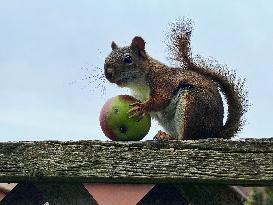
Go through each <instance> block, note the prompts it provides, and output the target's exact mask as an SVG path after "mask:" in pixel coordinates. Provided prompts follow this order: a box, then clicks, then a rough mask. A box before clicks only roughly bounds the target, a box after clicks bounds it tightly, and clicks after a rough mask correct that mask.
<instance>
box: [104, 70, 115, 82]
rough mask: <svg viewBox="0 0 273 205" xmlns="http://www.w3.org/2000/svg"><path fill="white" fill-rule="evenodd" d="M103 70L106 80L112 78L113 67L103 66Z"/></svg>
mask: <svg viewBox="0 0 273 205" xmlns="http://www.w3.org/2000/svg"><path fill="white" fill-rule="evenodd" d="M104 71H105V77H106V78H107V79H108V80H111V79H112V78H113V69H112V68H105V69H104Z"/></svg>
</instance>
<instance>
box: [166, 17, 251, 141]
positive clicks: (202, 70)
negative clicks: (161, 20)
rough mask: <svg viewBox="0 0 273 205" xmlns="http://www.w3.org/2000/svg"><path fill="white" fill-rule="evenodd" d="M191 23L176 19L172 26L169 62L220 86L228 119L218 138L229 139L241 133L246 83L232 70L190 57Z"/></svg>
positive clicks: (169, 38)
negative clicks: (225, 103)
mask: <svg viewBox="0 0 273 205" xmlns="http://www.w3.org/2000/svg"><path fill="white" fill-rule="evenodd" d="M191 32H192V22H191V21H190V20H187V19H184V18H183V19H179V20H177V21H176V22H175V23H173V24H171V32H170V34H169V35H168V40H169V42H168V47H169V51H170V54H171V56H172V58H171V59H172V60H175V61H176V62H178V63H180V66H182V67H183V68H184V69H189V70H192V71H195V72H197V73H199V74H201V75H204V76H206V77H208V78H210V79H212V80H213V81H214V82H216V83H217V84H218V85H219V88H220V89H221V92H222V93H223V94H224V96H225V98H226V100H227V104H228V114H227V120H226V123H225V124H224V127H223V130H222V133H221V137H223V138H231V137H233V136H234V135H235V134H236V133H237V132H238V131H240V130H241V128H242V126H243V124H244V122H245V121H244V118H243V115H244V113H245V112H246V111H247V110H248V106H249V103H248V100H247V91H246V90H245V81H244V79H243V80H241V79H240V78H238V77H236V73H235V71H229V70H228V69H227V67H226V66H222V65H220V64H219V63H217V62H216V61H213V60H204V59H202V58H201V57H200V56H197V57H195V58H194V59H193V58H192V57H191V49H190V38H191Z"/></svg>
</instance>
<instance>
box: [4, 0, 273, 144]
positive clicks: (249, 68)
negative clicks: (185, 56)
mask: <svg viewBox="0 0 273 205" xmlns="http://www.w3.org/2000/svg"><path fill="white" fill-rule="evenodd" d="M110 2H115V3H110ZM272 8H273V3H272V1H269V0H268V1H262V0H261V1H249V0H245V1H219V0H206V1H202V0H200V1H194V0H188V1H185V0H184V1H181V0H177V1H167V0H166V1H151V0H150V1H146V0H138V1H128V0H127V1H104V0H99V1H91V0H78V1H68V0H44V1H41V0H40V1H37V0H24V1H21V0H17V1H16V0H1V1H0V25H1V29H0V141H15V140H81V139H100V140H106V137H104V135H103V133H102V132H101V130H100V127H99V121H98V117H99V111H100V109H101V107H102V105H103V104H104V102H105V101H106V100H107V99H108V98H110V97H112V96H115V95H118V94H124V93H128V91H127V90H123V89H119V88H117V87H116V86H114V85H111V84H109V83H103V82H102V81H95V82H93V83H88V80H81V79H82V78H84V77H85V75H87V76H90V75H91V76H92V75H96V74H97V73H100V71H99V69H101V68H102V67H103V62H104V58H105V57H106V56H107V55H108V54H109V52H110V51H111V50H110V44H111V41H112V40H115V41H116V42H117V43H118V44H119V45H120V46H124V45H128V44H129V43H130V42H131V39H132V38H133V37H134V36H136V35H141V36H142V37H143V38H144V39H145V41H146V42H147V44H146V46H147V47H146V48H147V51H148V53H149V54H150V55H152V56H153V57H154V58H157V59H159V60H160V61H162V62H164V63H167V64H168V61H167V59H166V57H167V52H166V46H165V44H164V39H165V33H166V31H168V23H170V22H172V21H174V20H175V19H176V18H178V17H182V16H186V17H188V18H191V19H192V20H193V21H194V27H195V30H194V32H193V40H192V46H193V52H194V53H198V54H200V55H202V56H204V57H208V56H213V57H214V58H216V59H218V60H219V61H220V62H221V63H223V64H227V65H229V67H230V68H233V69H236V70H237V72H238V74H239V75H240V76H241V77H245V78H246V80H247V85H248V89H249V99H250V101H251V103H252V106H251V109H250V111H249V112H248V113H247V115H246V118H247V121H248V124H247V126H245V128H244V130H243V131H242V132H241V133H240V135H239V136H240V137H272V136H273V135H272V134H273V124H272V118H273V117H272V114H273V106H272V104H273V103H272V101H273V92H272V88H273V81H272V77H273V63H272V61H273V57H272V55H273V40H272V38H273V26H272V19H273V12H272ZM82 68H84V69H82ZM86 68H87V69H86ZM101 85H104V86H105V87H106V94H103V92H102V90H101V88H100V86H101ZM158 129H159V126H158V125H157V124H156V123H154V125H153V127H152V129H151V131H150V133H149V135H148V136H147V137H146V138H145V139H152V136H153V135H154V134H155V133H156V131H157V130H158Z"/></svg>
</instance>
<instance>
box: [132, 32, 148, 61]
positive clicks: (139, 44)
mask: <svg viewBox="0 0 273 205" xmlns="http://www.w3.org/2000/svg"><path fill="white" fill-rule="evenodd" d="M131 47H132V48H134V49H136V50H137V52H138V54H139V55H140V56H141V57H143V58H145V57H146V52H145V41H144V40H143V38H141V37H140V36H135V37H134V38H133V40H132V43H131Z"/></svg>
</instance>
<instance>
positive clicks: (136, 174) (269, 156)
mask: <svg viewBox="0 0 273 205" xmlns="http://www.w3.org/2000/svg"><path fill="white" fill-rule="evenodd" d="M0 157H1V160H0V182H26V181H27V182H31V183H36V184H38V183H49V184H50V183H75V184H79V183H83V182H88V183H94V182H95V183H149V184H162V183H163V184H173V185H175V186H177V187H178V186H179V187H180V185H184V187H187V186H189V185H192V186H190V189H187V190H195V191H196V189H195V188H194V186H195V185H196V184H197V185H200V187H201V186H203V187H204V186H205V187H209V186H212V187H213V186H215V185H218V186H223V185H248V186H249V185H252V186H265V185H273V139H244V140H223V139H208V140H198V141H143V142H109V141H107V142H102V141H69V142H60V141H40V142H39V141H37V142H5V143H0ZM193 185H194V186H193ZM178 189H180V188H178ZM180 190H181V191H182V192H183V193H184V195H187V190H182V189H180ZM218 190H219V189H218ZM199 191H200V190H199ZM212 192H213V191H212ZM212 192H211V193H212ZM199 198H200V197H199ZM202 203H204V202H202ZM0 204H1V203H0ZM192 204H198V203H197V202H195V203H192ZM200 204H201V203H200ZM212 204H213V203H212ZM219 204H221V203H219ZM222 204H224V203H222ZM234 204H236V203H234ZM237 204H240V203H237Z"/></svg>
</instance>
